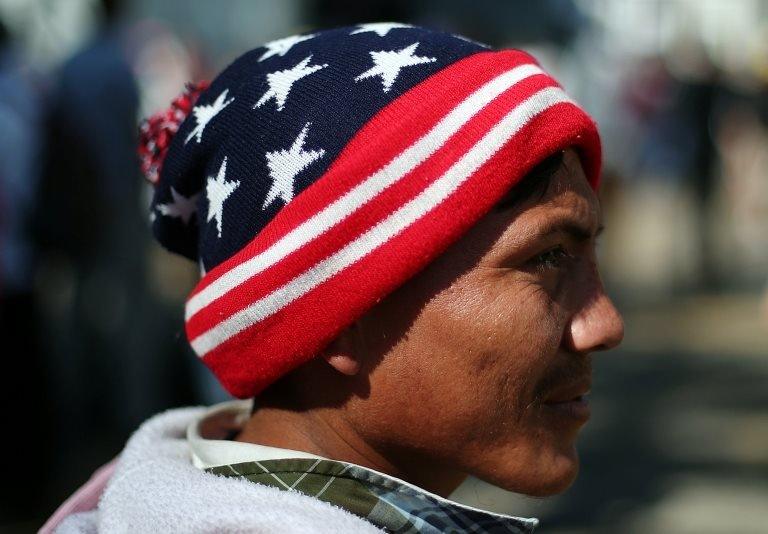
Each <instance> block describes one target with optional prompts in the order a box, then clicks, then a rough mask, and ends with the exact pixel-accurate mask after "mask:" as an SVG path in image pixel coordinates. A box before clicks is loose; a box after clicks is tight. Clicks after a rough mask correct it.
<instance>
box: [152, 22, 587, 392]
mask: <svg viewBox="0 0 768 534" xmlns="http://www.w3.org/2000/svg"><path fill="white" fill-rule="evenodd" d="M568 147H574V148H576V149H577V150H578V152H579V154H580V157H581V160H582V164H583V167H584V169H585V173H586V175H587V177H588V179H589V181H590V183H591V185H592V187H593V188H595V189H596V188H597V185H598V179H599V173H600V141H599V137H598V133H597V130H596V127H595V124H594V122H593V121H592V119H590V117H589V116H588V115H587V114H586V113H585V112H584V111H583V110H582V109H581V108H580V107H579V106H578V105H577V104H576V103H574V101H573V100H571V99H570V98H569V97H568V96H567V95H566V94H565V92H563V90H562V88H561V87H560V86H559V85H558V83H557V82H556V81H555V80H554V79H553V78H552V77H550V76H549V75H548V74H547V73H545V72H544V71H543V70H542V69H541V67H540V66H539V65H538V64H537V62H536V60H535V59H534V58H533V57H531V56H530V55H528V54H527V53H525V52H523V51H520V50H513V49H505V50H492V49H490V48H489V47H488V46H485V45H483V44H480V43H477V42H475V41H472V40H469V39H466V38H464V37H461V36H457V35H453V34H451V33H444V32H439V31H434V30H430V29H426V28H422V27H418V26H412V25H408V24H398V23H372V24H361V25H358V26H354V27H344V28H336V29H331V30H326V31H318V32H314V33H305V34H301V35H294V36H291V37H286V38H283V39H278V40H275V41H272V42H269V43H266V44H265V45H263V46H261V47H259V48H256V49H254V50H251V51H250V52H247V53H245V54H244V55H242V56H240V57H239V58H238V59H236V60H235V61H234V62H233V63H232V64H231V65H230V66H229V67H227V68H226V69H225V70H224V71H223V72H222V73H221V74H219V75H218V77H216V78H215V79H214V80H213V81H212V82H211V83H210V85H208V84H201V85H198V86H190V87H189V88H188V90H187V92H186V93H185V94H184V95H182V96H181V97H179V98H178V99H177V100H176V101H175V102H174V103H173V105H172V106H171V108H170V109H168V110H166V111H165V112H163V113H160V114H158V115H156V116H154V117H152V118H150V119H148V120H147V121H145V123H144V124H143V126H142V143H141V148H140V153H141V154H142V157H143V170H144V171H145V173H146V174H147V177H148V179H150V181H152V182H153V183H154V185H155V189H154V198H153V201H152V205H151V215H150V219H151V220H152V227H153V231H154V234H155V236H156V237H157V239H158V240H159V241H160V243H161V244H162V245H163V246H164V247H166V248H168V249H170V250H171V251H173V252H176V253H179V254H182V255H184V256H187V257H189V258H191V259H193V260H195V261H198V262H199V264H200V268H201V271H202V278H201V280H200V282H199V283H198V284H197V286H196V287H195V288H194V290H193V292H192V294H191V295H190V296H189V298H188V299H187V302H186V311H185V324H186V333H187V337H188V339H189V342H190V344H191V346H192V348H193V349H194V351H195V352H196V353H197V354H198V355H199V356H200V357H201V358H202V360H203V362H205V364H206V365H207V366H208V367H209V368H210V369H211V370H212V371H213V373H215V375H216V376H217V377H218V379H219V381H220V382H221V383H222V385H223V386H224V387H225V388H226V389H227V390H228V391H229V392H230V393H231V394H232V395H234V396H236V397H240V398H246V397H252V396H254V395H257V394H258V393H259V392H260V391H262V390H263V389H264V388H265V387H267V386H268V385H270V384H271V383H273V382H274V381H276V380H277V379H278V378H280V377H281V376H282V375H284V374H286V373H288V372H290V371H291V370H292V369H294V368H296V367H298V366H299V365H301V364H302V363H304V362H306V361H308V360H309V359H310V358H312V357H313V356H314V355H316V354H317V353H318V352H319V351H321V350H322V349H323V348H324V347H325V346H326V345H327V344H328V343H329V342H330V341H332V340H333V339H334V338H335V337H336V336H337V335H338V334H339V333H340V332H341V331H342V330H343V329H344V328H346V327H347V326H348V325H349V324H351V323H352V322H354V321H355V320H356V319H357V318H358V317H360V316H361V315H362V314H364V313H365V312H366V310H368V309H369V308H370V307H372V306H373V305H374V304H376V303H377V302H378V301H380V300H381V299H382V298H383V297H384V296H385V295H387V294H388V293H390V292H391V291H393V290H394V289H395V288H397V287H398V286H399V285H401V284H402V283H403V282H405V281H406V280H407V279H408V278H410V277H412V276H413V275H414V274H416V273H417V272H418V271H419V270H421V269H422V268H423V267H425V266H426V265H427V264H428V263H430V262H431V261H432V260H433V259H434V258H435V257H436V256H438V255H439V254H440V253H441V252H443V251H444V250H445V249H446V248H447V247H448V246H449V245H450V244H451V243H453V242H455V241H456V240H457V239H458V238H459V237H460V236H461V235H462V234H463V233H464V232H466V231H467V230H468V229H469V228H470V227H471V226H472V225H473V224H474V223H475V222H477V221H478V219H480V218H481V217H482V216H483V215H484V214H485V213H486V212H488V211H489V210H490V208H491V207H492V206H493V205H494V204H495V203H496V202H497V201H498V200H499V199H500V198H501V197H502V196H503V195H504V193H505V192H506V191H507V190H508V189H509V188H510V187H512V186H514V185H515V183H517V182H518V181H519V180H520V179H521V178H522V177H523V176H524V175H525V174H526V173H527V172H528V171H529V170H531V169H532V168H533V167H534V166H535V165H536V164H537V163H539V162H541V161H542V160H543V159H545V158H546V157H547V156H550V155H552V154H554V153H555V152H557V151H559V150H563V149H565V148H568Z"/></svg>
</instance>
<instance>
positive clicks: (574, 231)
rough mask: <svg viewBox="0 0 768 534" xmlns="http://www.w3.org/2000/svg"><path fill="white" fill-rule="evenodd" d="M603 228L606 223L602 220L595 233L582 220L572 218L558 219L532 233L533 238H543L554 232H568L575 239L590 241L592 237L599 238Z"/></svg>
mask: <svg viewBox="0 0 768 534" xmlns="http://www.w3.org/2000/svg"><path fill="white" fill-rule="evenodd" d="M603 230H605V225H604V224H603V223H602V222H601V223H600V224H599V225H598V227H597V229H596V230H595V233H594V235H593V234H592V231H591V229H590V228H589V226H585V225H584V224H582V223H581V222H578V221H575V220H571V219H556V220H553V221H550V222H548V223H545V224H543V225H542V226H541V227H539V228H537V229H536V230H535V231H534V232H532V233H531V238H532V239H541V238H544V237H547V236H550V235H552V234H566V235H568V236H570V237H571V238H572V239H573V240H574V241H588V240H590V239H592V238H597V237H598V236H599V235H600V234H602V233H603Z"/></svg>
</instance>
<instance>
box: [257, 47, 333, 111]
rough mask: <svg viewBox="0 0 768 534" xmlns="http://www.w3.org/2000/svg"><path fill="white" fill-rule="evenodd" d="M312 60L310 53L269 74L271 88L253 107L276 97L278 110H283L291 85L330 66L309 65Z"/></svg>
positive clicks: (268, 81) (268, 79) (268, 80)
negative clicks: (292, 63) (294, 63)
mask: <svg viewBox="0 0 768 534" xmlns="http://www.w3.org/2000/svg"><path fill="white" fill-rule="evenodd" d="M311 60H312V55H311V54H310V55H309V56H307V57H305V58H304V59H302V60H301V62H299V63H298V64H297V65H296V66H294V67H292V68H290V69H285V70H279V71H277V72H270V73H269V74H267V83H268V84H269V89H268V90H267V92H266V93H264V94H263V95H262V97H261V98H260V99H259V101H258V102H256V104H255V105H254V106H253V109H256V108H258V107H261V106H262V105H264V103H266V102H267V101H268V100H269V99H270V98H274V99H275V102H277V111H282V110H283V107H284V106H285V101H286V100H287V99H288V93H289V92H290V91H291V87H293V84H294V83H296V81H298V80H300V79H302V78H303V77H305V76H309V75H310V74H312V73H313V72H317V71H319V70H320V69H322V68H325V67H327V66H328V65H327V64H323V65H311V66H309V62H310V61H311Z"/></svg>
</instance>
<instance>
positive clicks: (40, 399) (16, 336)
mask: <svg viewBox="0 0 768 534" xmlns="http://www.w3.org/2000/svg"><path fill="white" fill-rule="evenodd" d="M18 52H19V50H18V49H17V48H16V46H15V43H14V42H13V40H12V39H11V35H10V34H9V33H8V31H7V30H6V27H5V25H4V24H3V23H2V20H0V339H2V343H3V351H2V352H3V355H4V356H5V359H6V365H7V366H8V367H7V368H8V369H11V370H12V372H13V373H20V374H21V375H23V376H37V377H39V381H38V382H37V388H29V387H28V386H27V385H25V384H24V383H23V381H19V380H10V379H9V380H5V381H4V383H3V387H2V388H0V389H1V390H2V393H1V394H0V400H1V401H2V403H3V405H4V406H24V409H23V410H9V412H8V413H7V414H6V415H5V418H4V421H5V424H6V425H8V428H24V427H27V426H29V421H30V420H35V421H43V420H49V418H50V415H51V414H50V411H49V407H50V405H49V404H48V402H47V401H48V399H49V396H48V394H49V388H50V382H49V380H48V379H49V377H48V376H47V375H46V373H45V369H46V365H45V361H44V359H43V356H42V353H41V351H40V344H39V336H40V331H39V322H38V311H37V307H36V304H35V299H34V291H33V289H34V279H33V273H34V271H35V265H36V254H35V246H34V238H33V235H32V232H31V231H30V220H31V219H32V213H33V211H34V201H35V197H36V194H37V188H38V186H39V181H40V180H39V175H40V168H39V161H40V156H41V151H42V150H41V144H42V139H41V137H42V113H41V108H42V106H41V101H42V89H41V84H40V80H39V79H38V76H37V75H36V74H35V73H34V71H33V70H32V69H31V68H30V67H29V66H28V65H27V64H25V62H24V60H23V59H22V57H21V56H20V54H19V53H18ZM27 437H28V438H29V440H30V441H29V443H23V444H21V443H14V442H13V441H10V442H6V441H5V440H4V442H3V446H2V449H0V450H2V454H3V456H4V457H5V458H14V461H12V462H8V465H6V467H5V469H4V480H5V481H8V482H10V481H12V482H13V483H12V484H3V486H2V492H1V493H0V502H1V503H2V504H0V510H1V511H2V514H3V515H11V516H24V515H26V514H30V513H32V512H33V511H34V509H35V504H34V503H35V497H36V496H37V495H38V494H39V493H40V488H38V487H35V485H34V484H30V483H27V482H25V479H26V476H27V473H28V470H27V467H26V466H28V465H29V464H30V463H34V462H39V464H38V465H39V466H40V468H41V469H43V470H47V469H49V468H50V467H51V458H52V453H53V450H52V444H51V437H52V432H51V429H50V428H49V427H47V426H46V425H34V427H33V428H30V429H29V430H28V433H27Z"/></svg>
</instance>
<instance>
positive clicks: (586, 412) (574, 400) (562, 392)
mask: <svg viewBox="0 0 768 534" xmlns="http://www.w3.org/2000/svg"><path fill="white" fill-rule="evenodd" d="M590 391H591V382H590V381H589V380H582V381H580V382H578V383H575V384H571V385H569V386H567V387H564V388H560V389H558V390H556V391H555V392H554V393H553V394H552V395H550V397H549V398H548V399H547V400H545V401H544V407H545V408H547V409H548V411H551V413H556V414H558V415H561V416H566V417H571V418H574V419H577V420H581V421H584V422H586V421H587V420H588V419H589V416H590V407H589V400H588V399H587V395H588V394H589V392H590Z"/></svg>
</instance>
